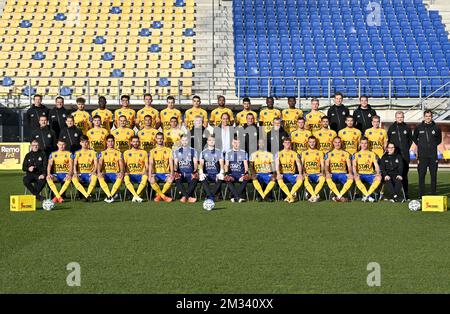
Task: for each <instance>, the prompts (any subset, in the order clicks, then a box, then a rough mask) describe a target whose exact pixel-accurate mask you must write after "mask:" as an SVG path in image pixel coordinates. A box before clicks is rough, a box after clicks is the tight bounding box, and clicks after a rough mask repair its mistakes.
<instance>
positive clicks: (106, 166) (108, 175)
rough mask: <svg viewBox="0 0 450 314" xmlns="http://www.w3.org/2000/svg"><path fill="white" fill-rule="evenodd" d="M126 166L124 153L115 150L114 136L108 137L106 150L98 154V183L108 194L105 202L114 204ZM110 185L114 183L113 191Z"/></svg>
mask: <svg viewBox="0 0 450 314" xmlns="http://www.w3.org/2000/svg"><path fill="white" fill-rule="evenodd" d="M123 173H124V166H123V160H122V153H121V152H120V151H118V150H117V149H115V148H114V136H113V135H111V134H109V135H108V136H107V137H106V149H105V150H104V151H102V152H101V153H99V154H98V182H99V183H100V187H101V188H102V190H103V192H105V194H106V198H105V202H106V203H112V202H114V195H116V193H117V191H118V190H119V188H120V185H121V184H122V180H123ZM108 183H112V184H113V186H112V188H111V190H110V189H109V186H108Z"/></svg>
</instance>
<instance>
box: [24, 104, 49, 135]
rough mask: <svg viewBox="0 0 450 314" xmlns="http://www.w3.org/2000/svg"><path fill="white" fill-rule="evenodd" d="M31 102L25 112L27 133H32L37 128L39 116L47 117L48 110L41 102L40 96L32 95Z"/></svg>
mask: <svg viewBox="0 0 450 314" xmlns="http://www.w3.org/2000/svg"><path fill="white" fill-rule="evenodd" d="M33 102H34V103H33V104H32V105H31V107H30V108H29V109H28V110H27V112H26V113H25V122H26V128H25V130H27V131H28V132H30V133H28V134H31V133H33V131H34V130H37V129H39V117H40V116H46V117H47V118H48V115H49V110H48V108H47V107H45V106H44V105H43V104H42V96H41V95H34V98H33Z"/></svg>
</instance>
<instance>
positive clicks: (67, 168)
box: [47, 139, 73, 203]
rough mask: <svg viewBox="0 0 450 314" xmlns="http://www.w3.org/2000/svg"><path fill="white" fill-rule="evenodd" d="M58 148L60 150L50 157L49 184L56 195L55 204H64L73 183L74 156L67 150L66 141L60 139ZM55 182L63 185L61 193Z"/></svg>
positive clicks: (48, 167)
mask: <svg viewBox="0 0 450 314" xmlns="http://www.w3.org/2000/svg"><path fill="white" fill-rule="evenodd" d="M57 146H58V150H57V151H55V152H53V153H51V154H50V156H49V157H48V165H47V184H48V186H49V187H50V189H51V190H52V192H53V194H54V195H55V197H54V198H53V203H62V202H63V201H64V199H63V198H62V195H63V194H64V192H65V191H66V190H67V188H68V187H69V185H70V182H71V181H72V169H73V156H72V153H71V152H69V151H67V150H66V143H65V141H64V139H59V140H58V143H57ZM55 181H56V182H58V183H61V184H62V187H61V189H60V190H59V191H58V189H57V187H56V185H55Z"/></svg>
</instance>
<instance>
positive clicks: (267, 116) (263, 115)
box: [259, 97, 281, 133]
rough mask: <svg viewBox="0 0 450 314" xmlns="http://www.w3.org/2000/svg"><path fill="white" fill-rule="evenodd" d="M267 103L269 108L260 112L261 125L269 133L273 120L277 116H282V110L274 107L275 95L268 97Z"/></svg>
mask: <svg viewBox="0 0 450 314" xmlns="http://www.w3.org/2000/svg"><path fill="white" fill-rule="evenodd" d="M266 105H267V108H266V109H263V110H261V112H260V113H259V126H262V127H264V131H265V132H266V133H269V132H270V131H271V130H272V126H273V120H274V119H275V118H281V111H280V110H278V109H275V108H274V107H273V105H274V99H273V97H267V98H266Z"/></svg>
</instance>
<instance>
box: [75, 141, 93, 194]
mask: <svg viewBox="0 0 450 314" xmlns="http://www.w3.org/2000/svg"><path fill="white" fill-rule="evenodd" d="M80 145H81V149H80V150H79V151H77V152H75V154H74V158H73V159H74V162H73V177H72V183H73V185H74V186H75V188H76V189H77V190H78V192H80V193H81V194H83V196H84V197H85V200H86V201H87V202H89V201H92V196H91V193H92V191H94V188H95V185H96V184H97V153H96V152H95V151H94V150H93V149H90V148H89V139H88V137H87V136H86V135H82V136H81V137H80ZM83 184H88V189H87V190H86V189H85V188H84V186H83Z"/></svg>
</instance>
